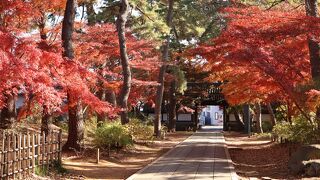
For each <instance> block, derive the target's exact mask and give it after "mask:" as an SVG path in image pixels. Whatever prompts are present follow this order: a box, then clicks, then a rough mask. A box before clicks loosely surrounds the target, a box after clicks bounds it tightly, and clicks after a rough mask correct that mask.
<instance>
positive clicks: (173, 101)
mask: <svg viewBox="0 0 320 180" xmlns="http://www.w3.org/2000/svg"><path fill="white" fill-rule="evenodd" d="M169 101H170V105H169V127H168V131H169V132H175V131H176V120H177V114H176V105H177V98H176V81H175V80H173V81H172V82H171V88H170V100H169Z"/></svg>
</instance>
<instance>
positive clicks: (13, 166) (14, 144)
mask: <svg viewBox="0 0 320 180" xmlns="http://www.w3.org/2000/svg"><path fill="white" fill-rule="evenodd" d="M12 138H13V146H12V150H13V151H12V153H13V159H12V177H13V179H15V178H16V160H17V156H16V151H17V134H15V133H12ZM18 172H19V171H18Z"/></svg>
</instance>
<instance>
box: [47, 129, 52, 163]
mask: <svg viewBox="0 0 320 180" xmlns="http://www.w3.org/2000/svg"><path fill="white" fill-rule="evenodd" d="M50 133H51V131H49V133H48V134H47V138H46V156H47V157H46V160H47V164H46V166H47V169H49V160H50V159H49V156H50Z"/></svg>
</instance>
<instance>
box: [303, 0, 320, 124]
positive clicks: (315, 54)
mask: <svg viewBox="0 0 320 180" xmlns="http://www.w3.org/2000/svg"><path fill="white" fill-rule="evenodd" d="M305 9H306V14H307V16H313V17H319V13H318V2H317V0H305ZM308 45H309V54H310V64H311V76H312V80H313V81H314V84H315V88H316V89H318V90H319V89H320V46H319V44H318V43H317V42H316V41H314V40H312V37H310V38H309V39H308ZM316 121H317V124H318V129H319V130H320V107H318V108H317V110H316Z"/></svg>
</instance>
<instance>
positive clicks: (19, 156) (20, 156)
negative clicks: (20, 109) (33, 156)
mask: <svg viewBox="0 0 320 180" xmlns="http://www.w3.org/2000/svg"><path fill="white" fill-rule="evenodd" d="M22 157H23V156H22V155H21V133H19V137H18V171H19V172H20V170H21V163H22V161H21V158H22ZM19 179H22V175H21V172H20V173H19Z"/></svg>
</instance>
